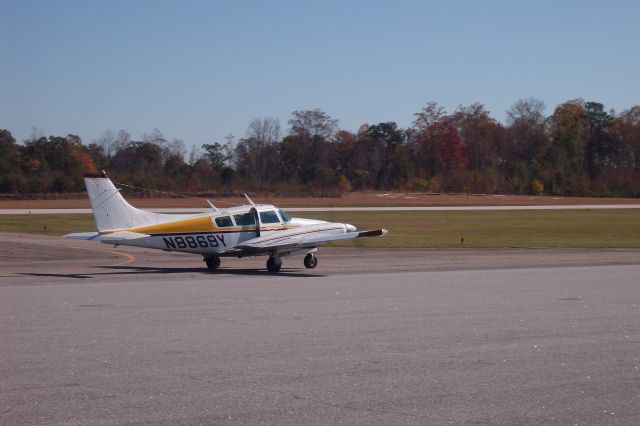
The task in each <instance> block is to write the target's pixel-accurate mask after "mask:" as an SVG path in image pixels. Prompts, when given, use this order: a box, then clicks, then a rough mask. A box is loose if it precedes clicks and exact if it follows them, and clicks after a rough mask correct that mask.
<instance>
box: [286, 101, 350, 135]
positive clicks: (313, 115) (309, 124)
mask: <svg viewBox="0 0 640 426" xmlns="http://www.w3.org/2000/svg"><path fill="white" fill-rule="evenodd" d="M291 115H292V116H293V117H292V118H291V119H290V120H289V126H290V129H289V134H290V135H298V136H308V137H312V138H313V137H315V136H319V137H321V138H322V139H324V140H326V141H328V140H330V139H331V138H332V137H333V136H334V135H335V134H336V132H337V131H338V120H335V119H333V118H331V117H330V116H329V114H327V113H326V112H324V111H322V110H321V109H319V108H316V109H310V110H302V111H293V112H292V113H291Z"/></svg>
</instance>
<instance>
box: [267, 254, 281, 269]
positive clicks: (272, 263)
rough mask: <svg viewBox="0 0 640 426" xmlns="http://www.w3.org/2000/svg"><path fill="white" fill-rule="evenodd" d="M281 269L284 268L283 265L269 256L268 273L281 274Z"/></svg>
mask: <svg viewBox="0 0 640 426" xmlns="http://www.w3.org/2000/svg"><path fill="white" fill-rule="evenodd" d="M280 268H282V263H278V262H276V258H275V257H273V256H269V260H267V271H269V272H280Z"/></svg>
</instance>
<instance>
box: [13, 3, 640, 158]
mask: <svg viewBox="0 0 640 426" xmlns="http://www.w3.org/2000/svg"><path fill="white" fill-rule="evenodd" d="M0 10H1V11H2V13H1V16H2V26H1V27H0V28H1V30H0V31H1V32H2V35H1V36H0V98H1V100H2V101H1V102H0V128H7V129H9V130H10V131H11V132H12V133H13V134H14V136H15V137H16V139H18V140H19V141H20V140H22V139H24V138H27V137H29V135H30V134H31V127H32V126H35V127H37V128H39V129H42V130H43V131H44V133H45V134H46V135H49V134H54V135H66V134H68V133H75V134H79V135H80V136H81V137H82V138H83V140H84V141H85V142H88V141H90V140H91V139H94V138H97V137H99V136H100V135H101V134H102V133H103V132H104V131H105V130H107V129H111V130H113V131H117V130H118V129H125V130H127V131H129V132H130V133H131V135H132V137H134V138H139V137H140V136H141V135H142V134H143V133H148V132H150V131H151V130H152V129H154V128H159V129H160V130H162V132H163V133H164V134H165V136H166V137H168V138H169V139H172V138H180V139H183V140H184V141H185V143H186V145H187V147H189V146H191V145H194V144H195V145H197V146H199V145H202V144H203V143H212V142H215V141H223V137H224V136H225V135H227V134H229V133H231V134H234V135H235V136H236V137H243V136H244V135H245V130H246V127H247V125H248V123H249V122H250V121H251V120H252V119H254V118H259V117H265V116H269V117H276V118H279V119H280V122H281V124H282V127H283V129H286V127H287V126H286V122H287V120H288V119H289V117H290V114H291V112H292V111H294V110H300V109H312V108H321V109H323V110H324V111H326V112H327V113H328V114H330V115H331V116H332V117H334V118H337V119H339V120H340V127H342V128H345V129H348V130H352V131H355V130H357V128H358V127H359V126H360V125H361V124H363V123H370V124H374V123H378V122H382V121H395V122H397V123H398V125H400V126H401V127H406V126H408V125H410V123H411V121H412V119H413V114H414V113H416V112H418V111H419V110H420V109H421V108H422V107H423V106H424V105H425V104H426V102H428V101H436V102H438V103H440V104H442V105H443V106H445V107H446V108H447V109H448V110H449V111H452V110H454V109H455V108H456V107H457V106H458V105H460V104H464V105H467V104H471V103H474V102H482V103H484V104H485V105H486V107H487V108H488V109H489V110H490V111H491V113H492V115H493V116H494V117H495V118H497V119H499V120H504V117H505V111H506V110H507V109H508V108H509V107H510V106H511V105H512V104H513V102H515V101H516V100H518V99H521V98H525V97H530V96H533V97H536V98H539V99H541V100H543V101H544V102H545V104H546V105H547V110H546V112H547V113H551V112H552V111H553V108H554V107H555V106H556V105H557V104H559V103H561V102H563V101H565V100H569V99H574V98H578V97H581V98H583V99H585V100H593V101H598V102H602V103H603V104H605V106H606V107H607V108H614V109H615V110H617V111H621V110H624V109H628V108H630V107H631V106H633V105H636V104H638V103H640V82H639V81H640V80H639V76H640V54H639V53H638V42H639V40H640V25H639V24H638V23H639V22H640V2H638V1H610V2H603V1H597V2H596V1H571V0H566V1H560V0H557V1H535V2H533V1H526V2H525V1H515V0H513V1H479V0H478V1H449V2H445V1H438V2H435V1H401V0H396V1H346V0H345V1H329V0H324V1H321V2H305V1H277V0H274V1H234V2H222V1H220V2H216V1H64V0H60V1H53V0H51V1H49V0H46V1H32V0H22V1H21V0H15V1H14V0H0Z"/></svg>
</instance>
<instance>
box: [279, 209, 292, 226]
mask: <svg viewBox="0 0 640 426" xmlns="http://www.w3.org/2000/svg"><path fill="white" fill-rule="evenodd" d="M278 213H280V217H281V218H282V220H283V221H284V223H287V222H291V216H289V215H288V214H287V212H285V211H284V210H282V209H278Z"/></svg>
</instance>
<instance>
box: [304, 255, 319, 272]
mask: <svg viewBox="0 0 640 426" xmlns="http://www.w3.org/2000/svg"><path fill="white" fill-rule="evenodd" d="M304 266H305V267H306V268H307V269H313V268H315V267H316V266H318V258H317V257H315V256H314V255H313V253H309V254H307V255H306V256H305V257H304Z"/></svg>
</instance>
